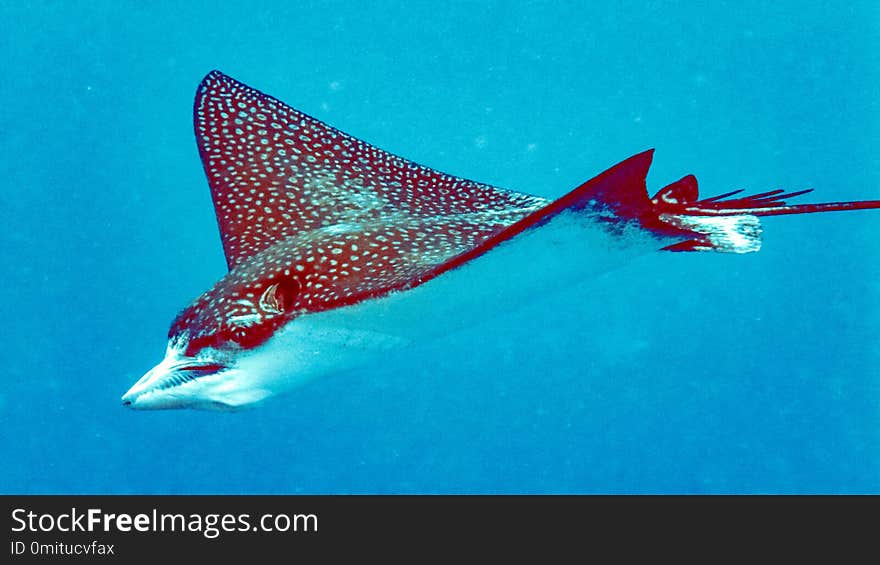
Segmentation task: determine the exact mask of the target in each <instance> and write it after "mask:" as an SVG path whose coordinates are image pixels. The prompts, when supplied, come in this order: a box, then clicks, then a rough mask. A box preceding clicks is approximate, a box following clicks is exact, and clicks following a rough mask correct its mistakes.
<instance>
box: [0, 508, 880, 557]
mask: <svg viewBox="0 0 880 565" xmlns="http://www.w3.org/2000/svg"><path fill="white" fill-rule="evenodd" d="M2 498H3V506H4V511H5V514H6V517H5V519H4V521H3V523H4V528H5V531H6V534H7V535H6V540H7V541H6V545H5V546H4V547H3V548H2V551H3V552H4V553H5V554H6V558H3V559H0V562H3V563H19V562H22V563H24V562H51V561H58V560H75V561H78V562H86V563H88V562H109V561H115V562H119V563H131V562H140V561H142V560H148V559H152V560H155V559H168V560H170V561H169V562H171V563H174V562H177V561H176V560H177V559H178V558H180V557H182V556H190V555H197V556H198V557H199V558H200V559H223V562H228V560H231V559H248V560H252V561H253V562H255V563H261V562H264V561H271V562H274V559H273V557H272V556H284V557H285V562H287V561H290V560H291V559H296V558H299V557H321V558H324V559H333V558H335V557H338V558H340V559H341V558H343V557H350V556H351V555H352V552H354V553H355V555H360V556H361V557H367V556H369V557H383V556H385V557H391V556H398V557H407V556H409V557H411V558H412V559H413V560H417V561H420V560H422V559H424V558H425V557H429V556H441V555H445V556H446V557H466V556H467V555H469V552H471V551H474V550H477V549H479V550H480V551H482V552H487V551H488V552H489V553H490V554H491V555H495V556H501V555H516V556H520V557H521V556H523V555H527V554H531V555H533V556H535V557H536V558H540V557H541V556H543V557H544V559H540V560H541V561H547V562H553V561H556V559H550V557H549V556H550V555H551V554H555V553H557V552H570V551H575V552H577V553H578V554H582V555H594V554H595V552H596V551H597V550H598V549H599V548H604V549H605V550H609V549H610V550H612V551H614V552H615V555H616V556H618V557H620V556H623V555H627V554H630V553H641V552H643V551H645V550H648V551H658V550H670V551H674V552H676V553H677V552H679V551H682V550H686V549H694V548H695V547H696V545H695V544H697V545H699V544H703V543H706V542H710V541H713V542H715V546H716V549H717V548H719V547H720V548H724V551H725V552H729V551H735V550H736V549H739V550H742V548H743V547H744V546H746V547H750V544H753V543H757V542H760V543H770V544H771V545H773V546H779V545H780V544H782V545H783V546H786V544H789V545H791V546H792V547H799V548H809V547H811V546H812V545H813V544H816V543H819V542H823V541H828V540H831V539H832V534H834V533H837V534H840V535H841V536H842V542H841V546H840V547H847V548H853V547H857V546H858V545H859V544H860V543H864V544H867V543H868V542H869V540H871V539H873V536H874V535H875V533H876V528H877V523H876V522H877V520H876V517H877V515H878V513H877V509H878V499H877V498H876V497H703V496H699V497H679V496H654V497H643V496H639V497H635V496H633V497H626V496H4V497H2ZM842 526H846V527H845V528H843V527H842ZM254 560H255V561H254Z"/></svg>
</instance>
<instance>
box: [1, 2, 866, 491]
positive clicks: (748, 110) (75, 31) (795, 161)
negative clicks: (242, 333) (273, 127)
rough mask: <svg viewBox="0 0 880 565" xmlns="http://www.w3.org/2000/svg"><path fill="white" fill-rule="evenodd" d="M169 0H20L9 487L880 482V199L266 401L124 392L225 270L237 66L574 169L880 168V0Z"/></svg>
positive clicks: (460, 155) (485, 156)
mask: <svg viewBox="0 0 880 565" xmlns="http://www.w3.org/2000/svg"><path fill="white" fill-rule="evenodd" d="M151 4H154V7H151V8H149V9H146V8H143V7H142V3H137V2H89V3H74V2H69V3H68V2H8V1H4V2H0V20H2V21H3V22H4V24H3V27H4V31H3V33H2V34H0V61H2V62H0V69H2V75H0V78H2V81H0V150H2V151H0V179H2V180H0V182H2V187H0V215H2V226H0V249H2V255H0V265H2V272H3V284H2V286H0V320H2V327H3V330H2V331H3V333H2V339H0V348H2V349H0V350H2V358H0V374H2V383H3V384H2V387H0V423H2V432H0V492H4V493H404V492H406V493H409V492H415V493H447V492H451V493H484V492H489V493H536V492H552V493H743V492H747V493H752V492H771V493H817V492H818V493H851V492H870V493H878V492H880V370H878V369H880V347H878V345H877V334H878V330H880V284H878V280H880V276H878V275H880V266H878V258H880V246H878V238H877V234H878V230H880V212H858V213H851V214H840V213H838V214H827V215H822V216H819V215H814V216H805V217H800V216H799V217H783V218H775V219H773V218H771V219H768V220H767V221H766V222H765V234H764V239H765V245H764V249H763V250H762V251H761V252H760V253H757V254H752V255H748V256H729V255H712V254H660V253H658V254H656V255H651V256H649V257H646V258H645V259H643V260H639V261H636V262H634V263H630V264H628V265H624V266H622V267H621V268H620V269H618V270H616V271H613V272H611V273H608V274H607V275H605V276H602V277H599V278H597V279H595V280H592V281H584V283H583V284H582V285H578V286H575V287H572V288H570V289H567V290H566V291H564V292H561V293H559V294H556V295H553V296H549V297H544V298H542V299H540V300H537V299H536V301H535V302H533V303H530V304H527V305H525V306H524V307H523V308H522V309H521V310H520V311H518V312H514V313H504V312H499V313H498V316H497V317H495V318H493V319H491V320H487V322H486V324H485V325H484V326H482V327H479V328H473V329H471V330H468V331H466V332H464V333H463V334H458V335H453V336H448V337H445V338H443V339H441V340H440V341H438V342H434V343H429V344H424V345H422V346H420V347H418V348H415V349H413V350H411V351H407V352H404V353H403V354H401V355H399V356H395V357H393V358H389V359H387V360H386V362H384V363H382V365H381V366H377V367H372V368H370V369H369V370H365V371H363V372H360V373H358V374H354V375H348V376H346V377H336V378H329V379H326V380H323V381H318V382H316V383H314V384H313V385H311V386H308V387H306V388H303V389H301V390H299V391H297V392H295V393H293V394H291V395H290V396H288V397H286V398H285V399H283V400H281V401H278V402H275V403H270V404H269V405H267V406H265V407H263V408H261V409H258V410H253V411H248V412H243V413H239V414H232V415H230V414H217V413H204V412H192V411H175V412H157V413H136V412H133V411H129V410H126V409H124V408H123V407H122V406H121V405H120V403H119V397H120V395H121V394H122V393H123V392H124V391H125V390H126V389H127V388H128V387H129V386H130V385H131V383H133V382H134V380H136V379H137V378H138V377H139V376H140V375H141V374H142V373H143V372H144V371H146V370H147V369H148V368H149V367H151V366H152V365H153V364H154V363H156V362H157V361H158V360H159V359H160V358H161V356H162V354H163V351H164V348H165V333H166V331H167V327H168V324H169V323H170V321H171V319H172V318H173V317H174V315H175V314H176V313H177V311H178V310H179V309H180V308H182V307H183V306H184V305H185V304H186V303H187V302H188V301H189V300H191V299H192V298H194V297H195V296H197V295H198V294H199V293H201V292H202V291H203V290H204V289H206V288H207V287H208V286H209V285H210V284H211V283H212V282H213V281H215V280H216V279H217V278H219V277H220V276H221V275H222V274H223V272H224V269H225V265H224V260H223V256H222V251H221V247H220V241H219V237H218V234H217V229H216V224H215V220H214V216H213V210H212V206H211V201H210V197H209V193H208V189H207V185H206V182H205V179H204V176H203V172H202V169H201V165H200V163H199V160H198V154H197V152H196V147H195V143H194V140H193V134H192V115H191V114H192V99H193V95H194V91H195V87H196V85H197V83H198V82H199V80H200V79H201V78H202V77H203V76H204V75H205V74H206V73H207V72H208V71H210V70H211V69H214V68H218V69H221V70H222V71H224V72H226V73H228V74H230V75H231V76H233V77H235V78H238V79H239V80H242V81H244V82H246V83H248V84H251V85H252V86H254V87H256V88H259V89H261V90H263V91H265V92H268V93H270V94H273V95H275V96H277V97H278V98H280V99H282V100H284V101H285V102H287V103H289V104H291V105H292V106H294V107H296V108H298V109H300V110H302V111H304V112H306V113H309V114H311V115H314V116H315V117H317V118H319V119H321V120H324V121H326V122H328V123H330V124H332V125H335V126H337V127H339V128H340V129H342V130H343V131H346V132H349V133H351V134H353V135H356V136H358V137H360V138H362V139H365V140H367V141H369V142H371V143H374V144H376V145H378V146H379V147H382V148H385V149H387V150H389V151H392V152H394V153H397V154H399V155H402V156H404V157H407V158H410V159H413V160H416V161H418V162H421V163H423V164H426V165H429V166H433V167H435V168H438V169H440V170H442V171H445V172H449V173H452V174H457V175H461V176H464V177H468V178H473V179H477V180H481V181H484V182H489V183H492V184H496V185H498V186H502V187H508V188H513V189H518V190H522V191H526V192H532V193H536V194H540V195H543V196H548V197H552V196H558V195H561V194H562V193H564V192H566V191H568V190H569V189H571V188H573V187H574V186H576V185H578V184H579V183H581V182H582V181H584V180H586V179H587V178H589V177H591V176H593V175H595V174H596V173H598V172H600V171H602V170H604V169H605V168H607V167H608V166H610V165H612V164H614V163H616V162H618V161H620V160H622V159H624V158H626V157H628V156H630V155H632V154H634V153H636V152H639V151H642V150H644V149H647V148H649V147H655V148H656V149H657V152H656V155H655V161H654V166H653V168H652V170H651V174H650V176H649V178H648V182H649V187H650V188H653V189H657V188H659V187H660V186H662V185H664V184H666V183H668V182H670V181H673V180H675V179H677V178H679V177H680V176H682V175H684V174H686V173H694V174H696V175H697V177H698V178H699V180H700V183H701V188H702V193H703V194H704V195H705V196H709V195H712V194H718V193H721V192H727V191H728V190H732V189H734V188H748V189H750V190H752V191H754V192H758V191H764V190H770V189H773V188H779V187H784V188H787V189H792V190H797V189H802V188H806V187H815V188H817V192H816V194H815V195H811V196H810V198H812V199H813V200H822V201H834V200H843V199H880V157H878V153H877V151H876V140H877V139H878V134H880V107H878V100H880V9H878V7H877V3H876V2H871V1H857V2H851V3H847V4H846V5H842V4H835V3H830V2H812V1H803V0H799V1H779V2H774V3H767V2H750V1H746V2H741V1H740V2H728V3H724V2H712V3H706V6H703V5H702V3H697V2H682V3H674V2H632V3H630V2H602V3H592V2H506V1H498V2H449V3H445V2H444V3H440V2H437V3H430V2H400V3H394V2H370V3H366V2H349V3H324V2H263V3H253V4H252V5H250V6H247V7H245V6H244V5H243V4H242V3H239V2H185V3H172V2H165V3H161V2H160V3H151ZM249 4H250V3H249ZM594 4H595V5H594ZM528 260H529V258H528V257H523V265H524V266H525V267H527V265H528ZM425 323H431V320H426V322H425Z"/></svg>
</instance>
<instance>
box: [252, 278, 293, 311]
mask: <svg viewBox="0 0 880 565" xmlns="http://www.w3.org/2000/svg"><path fill="white" fill-rule="evenodd" d="M299 291H300V283H299V281H298V280H296V279H284V280H281V281H279V282H277V283H274V284H272V285H269V288H267V289H266V290H265V292H263V295H262V296H261V297H260V310H262V311H263V312H268V313H269V314H284V313H287V312H290V311H291V310H292V309H293V305H294V303H295V302H296V296H297V295H298V294H299Z"/></svg>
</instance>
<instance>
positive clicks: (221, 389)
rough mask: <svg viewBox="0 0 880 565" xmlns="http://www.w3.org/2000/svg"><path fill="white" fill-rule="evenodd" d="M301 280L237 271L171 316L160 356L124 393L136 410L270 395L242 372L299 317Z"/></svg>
mask: <svg viewBox="0 0 880 565" xmlns="http://www.w3.org/2000/svg"><path fill="white" fill-rule="evenodd" d="M299 295H300V283H299V281H298V279H296V278H294V277H291V276H285V275H284V273H279V274H278V275H274V276H269V277H264V278H260V279H256V280H255V279H254V278H253V277H250V276H248V275H247V273H246V272H242V271H238V270H236V271H232V272H230V273H229V274H228V275H227V276H226V277H224V278H223V279H221V280H220V281H219V282H218V283H217V284H216V285H215V286H214V287H213V288H211V289H210V290H209V291H207V292H205V293H204V294H203V295H202V296H200V297H199V298H198V299H196V300H195V301H194V302H193V303H192V304H190V305H189V306H188V307H187V308H186V309H185V310H183V311H182V312H181V313H180V314H179V315H178V316H177V318H175V320H174V321H173V322H172V324H171V328H170V329H169V331H168V347H167V349H166V352H165V358H164V359H163V360H162V362H161V363H159V364H158V365H156V366H155V367H153V368H152V369H151V370H150V371H148V372H147V373H146V374H145V375H144V376H143V377H141V379H140V380H138V381H137V382H136V383H135V384H134V386H132V387H131V389H129V391H128V392H126V393H125V394H124V395H123V397H122V403H123V404H124V405H125V406H128V407H130V408H133V409H139V410H159V409H169V408H199V409H208V410H235V409H238V408H242V407H246V406H248V405H252V404H255V403H257V402H259V401H260V400H262V399H264V398H265V397H266V396H268V395H269V393H268V391H266V390H264V389H263V388H261V386H260V379H259V375H254V374H252V371H244V370H242V367H241V362H242V360H243V359H246V358H247V357H249V356H251V355H253V354H254V352H255V350H256V349H258V348H259V346H260V345H262V344H263V343H264V342H265V341H267V340H268V339H269V338H270V337H271V336H272V334H273V333H274V332H275V331H276V330H277V329H278V328H279V327H281V326H282V325H284V324H285V323H287V322H288V321H290V320H291V319H292V318H294V317H295V316H296V313H297V311H298V309H297V306H298V297H299Z"/></svg>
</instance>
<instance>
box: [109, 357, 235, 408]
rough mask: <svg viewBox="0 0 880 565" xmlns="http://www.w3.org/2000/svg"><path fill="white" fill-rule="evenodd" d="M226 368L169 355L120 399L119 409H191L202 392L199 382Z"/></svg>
mask: <svg viewBox="0 0 880 565" xmlns="http://www.w3.org/2000/svg"><path fill="white" fill-rule="evenodd" d="M225 368H226V367H225V366H224V365H222V364H219V363H213V362H204V361H196V360H194V359H191V358H181V357H180V356H177V355H174V354H169V355H167V356H166V357H165V359H163V360H162V362H161V363H159V364H158V365H156V366H155V367H153V368H152V369H150V370H149V371H147V373H146V374H145V375H144V376H143V377H141V378H140V379H138V381H137V382H136V383H135V384H134V385H133V386H132V387H131V388H130V389H128V391H127V392H126V393H125V394H123V395H122V399H121V400H122V405H123V406H127V407H129V408H133V409H135V410H161V409H168V408H187V407H190V406H192V405H193V404H195V403H196V399H197V398H199V392H200V390H201V388H203V387H202V383H201V382H199V380H200V379H203V378H204V377H208V376H212V375H216V374H218V373H220V372H222V371H223V370H224V369H225Z"/></svg>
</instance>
